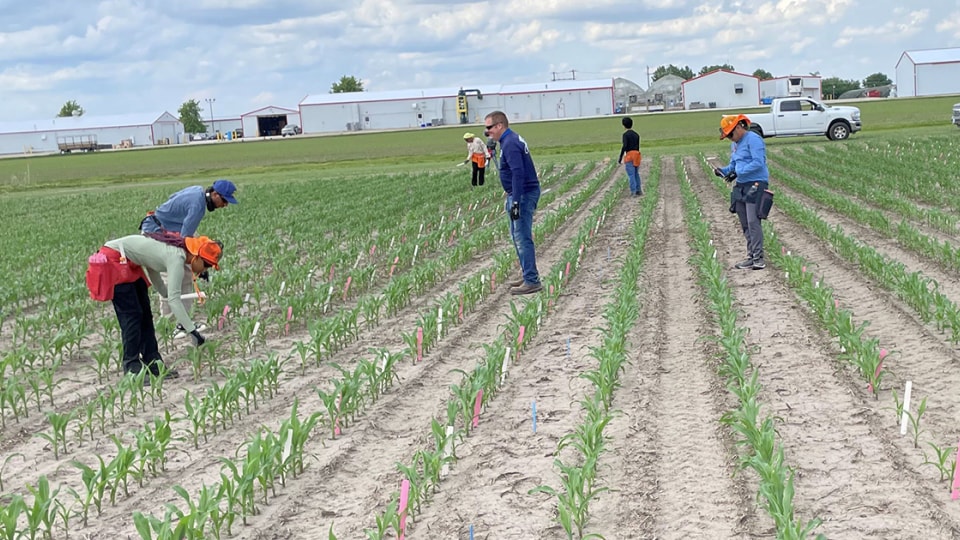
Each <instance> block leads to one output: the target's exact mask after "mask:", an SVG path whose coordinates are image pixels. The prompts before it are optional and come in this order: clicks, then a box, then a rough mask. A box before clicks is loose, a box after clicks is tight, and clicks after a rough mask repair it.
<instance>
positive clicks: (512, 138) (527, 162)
mask: <svg viewBox="0 0 960 540" xmlns="http://www.w3.org/2000/svg"><path fill="white" fill-rule="evenodd" d="M500 184H501V185H502V186H503V190H504V191H506V192H507V194H508V195H510V196H512V197H513V200H515V201H519V200H520V198H521V197H522V196H523V194H524V193H525V192H526V191H528V190H532V189H533V188H536V187H540V180H539V179H537V168H536V167H535V166H534V164H533V158H532V157H530V148H528V147H527V141H525V140H523V137H521V136H520V135H518V134H517V133H516V132H515V131H513V130H511V129H510V128H507V129H506V130H505V131H504V132H503V135H501V136H500Z"/></svg>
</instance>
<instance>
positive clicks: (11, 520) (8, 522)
mask: <svg viewBox="0 0 960 540" xmlns="http://www.w3.org/2000/svg"><path fill="white" fill-rule="evenodd" d="M26 512H27V504H26V503H25V502H24V501H23V497H21V496H20V495H19V494H14V495H13V496H12V497H11V498H10V500H9V501H8V502H7V503H6V504H0V533H2V535H0V536H2V537H3V538H9V539H11V540H13V539H15V538H22V534H21V532H20V529H19V528H18V527H17V524H18V523H19V521H20V518H21V517H22V516H23V515H24V514H25V513H26Z"/></svg>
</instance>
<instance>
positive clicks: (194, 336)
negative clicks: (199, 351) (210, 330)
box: [190, 329, 207, 347]
mask: <svg viewBox="0 0 960 540" xmlns="http://www.w3.org/2000/svg"><path fill="white" fill-rule="evenodd" d="M190 339H191V340H193V344H194V345H195V346H197V347H199V346H201V345H203V344H204V343H206V342H207V338H205V337H203V335H202V334H201V333H200V331H199V330H197V329H194V330H193V332H190Z"/></svg>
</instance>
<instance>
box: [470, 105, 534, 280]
mask: <svg viewBox="0 0 960 540" xmlns="http://www.w3.org/2000/svg"><path fill="white" fill-rule="evenodd" d="M484 121H485V126H484V127H485V128H486V130H485V131H484V134H485V135H486V136H488V137H490V138H492V139H493V140H495V141H497V142H499V143H500V184H501V185H502V186H503V191H504V192H505V193H506V194H507V202H506V204H505V209H506V211H507V214H508V215H509V216H510V235H511V236H512V237H513V244H514V247H515V248H516V250H517V258H518V259H519V260H520V270H521V271H522V272H523V279H522V280H520V279H518V280H516V281H512V282H510V285H511V287H510V294H530V293H535V292H537V291H540V290H541V289H543V285H542V284H541V283H540V274H539V272H537V255H536V250H535V247H534V245H533V214H534V212H535V211H536V209H537V203H538V202H539V201H540V180H539V179H538V178H537V168H536V167H535V166H534V165H533V158H532V157H530V148H529V147H527V141H525V140H523V137H521V136H520V135H518V134H517V133H516V132H515V131H512V130H511V129H510V121H509V120H507V115H506V114H504V113H503V112H502V111H494V112H492V113H490V114H488V115H487V116H486V118H485V119H484Z"/></svg>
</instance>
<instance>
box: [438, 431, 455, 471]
mask: <svg viewBox="0 0 960 540" xmlns="http://www.w3.org/2000/svg"><path fill="white" fill-rule="evenodd" d="M446 433H447V440H446V442H444V443H443V457H444V459H445V463H444V464H443V465H442V466H441V467H440V477H441V478H443V477H446V476H447V475H448V474H450V462H449V461H446V458H448V457H450V455H451V454H453V426H447V430H446Z"/></svg>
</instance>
